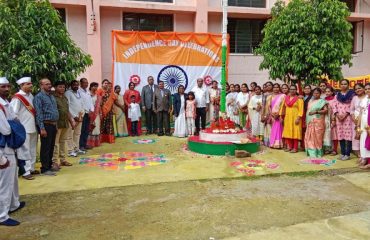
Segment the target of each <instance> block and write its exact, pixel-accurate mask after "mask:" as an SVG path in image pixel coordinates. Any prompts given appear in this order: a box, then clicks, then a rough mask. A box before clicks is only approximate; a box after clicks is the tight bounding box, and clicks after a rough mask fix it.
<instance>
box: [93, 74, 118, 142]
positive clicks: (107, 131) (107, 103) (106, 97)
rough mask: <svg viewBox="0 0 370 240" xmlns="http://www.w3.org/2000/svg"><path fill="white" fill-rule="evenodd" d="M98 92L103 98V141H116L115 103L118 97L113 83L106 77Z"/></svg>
mask: <svg viewBox="0 0 370 240" xmlns="http://www.w3.org/2000/svg"><path fill="white" fill-rule="evenodd" d="M97 94H98V96H100V97H101V98H102V103H101V106H102V108H101V110H102V121H101V126H100V133H101V142H102V143H104V142H106V143H114V141H115V139H114V128H113V114H114V113H113V104H114V102H115V101H116V100H117V98H116V95H115V94H114V93H113V91H112V83H111V82H110V81H109V80H108V79H104V80H103V82H102V88H101V89H98V91H97Z"/></svg>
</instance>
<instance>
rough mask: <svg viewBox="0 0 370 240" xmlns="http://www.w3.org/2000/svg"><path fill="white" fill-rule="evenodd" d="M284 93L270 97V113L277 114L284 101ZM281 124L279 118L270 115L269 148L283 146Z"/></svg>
mask: <svg viewBox="0 0 370 240" xmlns="http://www.w3.org/2000/svg"><path fill="white" fill-rule="evenodd" d="M284 97H285V95H284V94H279V95H277V96H275V97H273V98H272V101H271V113H272V115H276V114H277V115H278V114H279V111H280V106H281V104H282V103H283V101H284ZM282 135H283V124H282V123H281V121H280V118H279V117H277V118H276V119H275V118H273V117H272V126H271V133H270V147H271V148H282V147H283V137H282Z"/></svg>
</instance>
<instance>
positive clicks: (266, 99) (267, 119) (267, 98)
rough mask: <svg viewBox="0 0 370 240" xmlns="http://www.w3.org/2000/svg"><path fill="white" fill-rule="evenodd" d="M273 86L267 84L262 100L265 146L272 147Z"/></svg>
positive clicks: (270, 83)
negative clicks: (271, 107) (271, 111)
mask: <svg viewBox="0 0 370 240" xmlns="http://www.w3.org/2000/svg"><path fill="white" fill-rule="evenodd" d="M272 89H273V84H272V82H267V83H265V91H264V93H263V99H262V106H263V108H262V117H261V121H262V122H263V123H264V124H265V127H264V130H265V132H264V134H263V143H264V145H265V146H270V134H271V123H272V119H271V113H270V110H271V109H270V105H271V95H272Z"/></svg>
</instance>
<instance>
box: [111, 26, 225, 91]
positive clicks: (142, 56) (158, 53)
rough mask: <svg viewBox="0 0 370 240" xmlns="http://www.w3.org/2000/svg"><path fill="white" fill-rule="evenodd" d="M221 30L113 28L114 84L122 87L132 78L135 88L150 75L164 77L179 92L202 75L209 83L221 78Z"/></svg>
mask: <svg viewBox="0 0 370 240" xmlns="http://www.w3.org/2000/svg"><path fill="white" fill-rule="evenodd" d="M221 41H222V36H221V35H220V34H208V33H207V34H200V33H199V34H197V33H175V32H161V33H159V32H134V31H116V30H114V31H112V51H113V68H114V71H113V73H114V84H115V85H120V86H121V88H122V89H123V90H125V89H127V88H128V84H129V83H130V82H134V83H135V84H136V88H135V89H136V90H138V91H141V88H142V87H143V86H145V85H146V84H147V78H148V76H153V77H154V79H155V80H156V82H158V81H160V80H161V81H163V82H164V83H165V88H167V89H169V90H170V91H171V92H172V93H176V92H177V88H178V86H179V85H184V86H185V90H186V92H188V91H190V90H191V89H192V88H193V87H194V86H195V85H196V80H197V78H199V77H203V78H204V80H205V84H206V85H210V84H211V82H212V80H216V81H218V82H220V81H221V64H222V62H221Z"/></svg>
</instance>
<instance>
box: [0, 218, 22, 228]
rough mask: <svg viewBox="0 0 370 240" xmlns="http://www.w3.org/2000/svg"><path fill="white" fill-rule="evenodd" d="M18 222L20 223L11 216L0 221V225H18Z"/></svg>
mask: <svg viewBox="0 0 370 240" xmlns="http://www.w3.org/2000/svg"><path fill="white" fill-rule="evenodd" d="M19 224H21V223H20V222H18V221H17V220H14V219H11V218H8V219H6V220H5V221H4V222H0V225H3V226H7V227H14V226H18V225H19Z"/></svg>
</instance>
